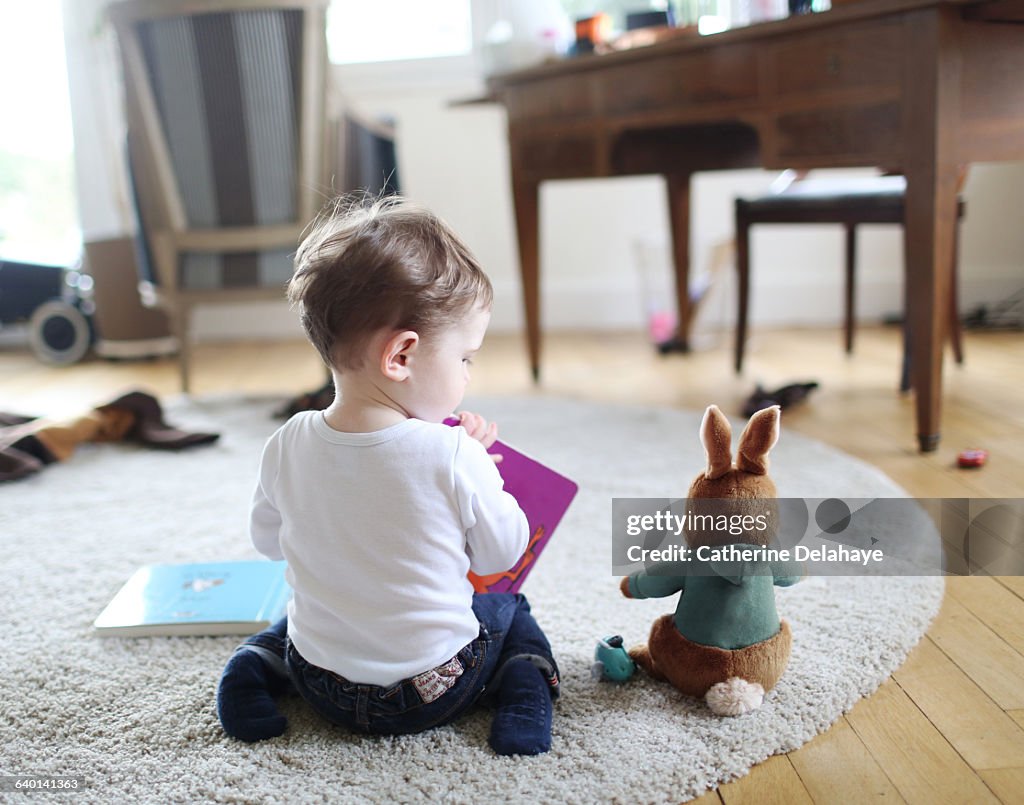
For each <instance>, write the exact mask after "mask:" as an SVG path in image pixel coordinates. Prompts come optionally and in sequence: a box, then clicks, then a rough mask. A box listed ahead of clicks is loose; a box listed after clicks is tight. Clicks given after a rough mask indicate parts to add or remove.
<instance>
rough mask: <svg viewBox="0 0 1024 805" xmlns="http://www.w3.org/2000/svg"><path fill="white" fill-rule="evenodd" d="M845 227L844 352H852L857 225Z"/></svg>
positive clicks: (846, 225) (854, 322)
mask: <svg viewBox="0 0 1024 805" xmlns="http://www.w3.org/2000/svg"><path fill="white" fill-rule="evenodd" d="M844 226H845V227H846V310H845V311H844V316H845V319H846V354H847V355H849V354H850V353H852V352H853V330H854V327H855V325H856V321H855V319H856V315H855V313H854V305H855V304H856V300H855V292H854V273H855V272H856V270H857V225H856V224H844Z"/></svg>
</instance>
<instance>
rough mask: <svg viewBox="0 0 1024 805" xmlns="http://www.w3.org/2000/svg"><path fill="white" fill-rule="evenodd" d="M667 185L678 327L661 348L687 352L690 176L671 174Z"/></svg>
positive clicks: (688, 349) (688, 332)
mask: <svg viewBox="0 0 1024 805" xmlns="http://www.w3.org/2000/svg"><path fill="white" fill-rule="evenodd" d="M665 179H666V180H667V182H668V214H669V224H670V226H671V228H672V260H673V263H674V265H675V270H676V310H677V311H678V316H679V320H678V321H679V324H678V327H677V329H676V337H675V339H674V340H673V341H672V342H671V343H670V344H668V345H664V346H663V349H668V350H671V351H673V352H689V351H690V174H688V173H672V174H668V175H667V176H666V177H665Z"/></svg>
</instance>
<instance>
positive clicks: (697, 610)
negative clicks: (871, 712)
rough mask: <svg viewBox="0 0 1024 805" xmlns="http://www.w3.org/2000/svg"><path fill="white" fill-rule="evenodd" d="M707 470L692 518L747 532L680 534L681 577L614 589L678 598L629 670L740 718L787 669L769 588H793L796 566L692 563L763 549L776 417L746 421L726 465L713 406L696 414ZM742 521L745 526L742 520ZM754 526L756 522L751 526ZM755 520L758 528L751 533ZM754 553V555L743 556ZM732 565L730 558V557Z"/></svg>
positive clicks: (654, 577) (773, 412)
mask: <svg viewBox="0 0 1024 805" xmlns="http://www.w3.org/2000/svg"><path fill="white" fill-rule="evenodd" d="M700 437H701V441H702V442H703V444H704V450H705V452H706V453H707V468H706V469H705V470H704V471H703V472H701V473H700V474H699V475H698V476H697V477H696V478H695V479H694V481H693V483H692V484H691V485H690V491H689V495H688V500H687V506H688V511H689V512H690V513H694V512H696V513H700V512H702V511H703V512H710V511H712V510H715V507H717V511H718V512H722V511H725V510H728V511H729V512H730V513H731V515H732V516H734V517H737V518H739V517H740V516H741V515H742V516H743V517H742V521H743V522H744V523H746V524H750V525H751V526H752V527H749V528H745V529H744V530H743V531H742V533H737V531H738V529H737V530H733V529H725V530H717V531H716V530H709V529H706V528H697V527H694V526H691V527H688V528H687V529H686V541H687V544H688V546H689V547H690V549H691V556H692V557H693V559H691V560H689V561H687V562H685V563H683V566H682V573H683V574H682V575H663V574H648V573H635V574H633V575H631V576H627V577H626V578H624V579H623V580H622V584H621V590H622V593H623V595H625V596H626V597H627V598H656V597H663V596H668V595H673V594H675V593H682V594H681V595H680V597H679V603H678V606H677V607H676V611H675V613H674V614H668V615H663V616H661V617H660V618H658V619H657V620H656V621H655V622H654V624H653V626H652V627H651V633H650V637H649V638H648V642H647V645H645V646H639V647H637V648H634V649H632V650H631V651H630V652H629V653H630V656H631V657H632V658H633V659H634V660H635V661H636V663H637V665H639V666H641V667H642V668H644V669H645V670H646V671H648V673H650V674H651V675H652V676H653V677H655V678H657V679H663V680H666V681H668V682H670V683H671V684H672V685H674V686H675V687H677V688H678V689H679V690H681V691H682V692H683V693H686V694H688V695H690V696H696V697H704V698H705V699H706V701H707V703H708V706H709V707H710V708H711V710H712V711H713V712H715V713H716V714H718V715H742V714H743V713H747V712H749V711H751V710H755V709H757V708H758V707H760V706H761V702H762V700H763V698H764V694H765V691H768V690H771V689H772V688H773V687H774V686H775V683H776V682H778V681H779V678H780V677H781V676H782V672H783V671H784V670H785V669H786V664H787V663H788V662H789V653H790V648H791V646H792V639H793V638H792V634H791V632H790V629H789V624H788V623H786V621H784V620H780V618H779V615H778V613H777V612H776V609H775V591H774V589H773V586H774V585H779V586H787V585H790V584H794V583H796V582H797V581H799V580H800V578H801V577H802V575H803V572H802V566H801V565H799V564H798V563H795V562H783V561H770V560H769V559H767V558H756V559H753V560H747V561H736V560H735V559H732V560H729V561H726V560H721V561H720V560H716V559H708V560H706V561H703V560H701V561H698V560H697V559H696V557H697V556H699V555H701V554H703V555H705V556H707V555H712V554H714V553H715V552H714V551H711V550H708V549H705V550H701V551H698V550H697V549H698V548H700V547H701V546H708V548H709V549H710V548H717V549H719V550H718V551H717V553H718V554H724V553H725V552H726V551H727V550H728V551H732V550H733V549H732V548H731V547H730V546H733V545H734V546H735V548H736V552H738V551H740V550H745V551H746V552H747V555H752V556H759V555H764V554H765V553H766V552H765V551H764V550H760V551H759V550H757V549H758V548H763V547H764V546H767V545H768V544H769V541H770V540H771V538H772V536H773V535H774V533H775V528H776V527H777V523H778V508H777V506H776V501H775V497H776V491H775V484H774V483H772V480H771V478H769V477H768V452H769V451H770V450H771V449H772V447H774V445H775V443H776V441H778V438H779V407H778V406H773V407H771V408H766V409H764V410H762V411H759V412H758V413H756V414H754V415H753V416H752V417H751V418H750V421H749V422H748V423H747V427H746V429H745V430H744V431H743V434H742V435H741V436H740V442H739V448H738V452H737V455H736V462H735V463H733V460H732V444H731V442H732V430H731V427H730V425H729V420H728V419H726V417H725V415H724V414H723V413H722V412H721V411H719V410H718V408H717V407H715V406H713V405H712V406H710V407H709V408H708V409H707V411H706V412H705V414H704V419H703V421H702V422H701V430H700ZM746 515H750V519H747V518H746ZM757 518H760V519H757ZM755 520H757V522H759V523H760V524H761V525H763V526H767V527H763V528H757V527H753V523H754V522H755ZM748 549H754V550H748ZM733 555H734V556H735V553H734V554H733Z"/></svg>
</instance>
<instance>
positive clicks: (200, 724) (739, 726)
mask: <svg viewBox="0 0 1024 805" xmlns="http://www.w3.org/2000/svg"><path fill="white" fill-rule="evenodd" d="M277 402H278V401H276V400H267V399H262V400H243V399H226V398H220V399H206V400H199V401H192V402H189V401H176V402H173V403H171V404H170V405H169V406H168V410H169V419H170V420H171V421H172V422H173V423H175V424H179V425H183V426H190V427H193V428H197V429H198V428H201V429H213V430H217V431H219V432H221V433H222V434H223V435H222V438H221V441H220V442H219V443H218V444H216V445H214V446H212V447H208V448H199V449H196V450H194V451H192V452H185V453H179V454H167V453H159V452H154V451H147V450H144V449H140V448H136V447H133V446H128V445H101V446H91V447H85V448H83V449H81V450H80V451H79V452H78V453H77V454H76V455H75V456H74V457H73V458H72V460H71V461H69V462H68V463H66V464H64V465H59V466H52V467H49V468H47V469H46V470H44V471H43V472H42V473H40V474H39V475H37V476H36V477H34V478H32V479H29V480H26V481H21V482H18V483H15V484H11V485H7V486H3V487H0V523H2V528H0V533H2V549H3V552H4V556H5V559H4V567H5V572H4V574H3V575H4V581H5V586H6V593H5V595H3V596H2V599H0V601H2V603H0V611H2V620H3V622H4V624H5V626H4V651H3V653H2V657H0V702H3V704H2V715H0V758H2V760H0V774H37V775H58V774H60V775H75V776H78V777H80V778H82V779H83V780H84V784H85V786H86V789H85V791H84V792H80V794H79V795H78V797H76V801H79V802H87V801H96V802H161V803H164V802H171V801H174V802H202V801H219V802H289V803H294V802H306V801H330V802H417V801H431V802H435V801H441V802H482V801H487V800H492V799H495V798H496V799H500V800H504V801H513V802H543V803H548V802H565V803H572V802H579V803H592V802H605V801H622V802H645V803H657V802H679V801H682V800H685V799H688V798H690V797H693V796H696V795H698V794H700V793H701V792H703V791H704V790H705V789H707V788H709V787H714V786H715V785H717V784H719V783H722V782H724V781H727V780H730V779H733V778H735V777H737V776H740V775H743V774H745V773H746V772H747V771H748V770H749V769H750V767H751V766H752V765H754V764H756V763H758V762H759V761H761V760H764V759H765V758H767V757H768V756H770V755H772V754H776V753H780V752H786V751H789V750H792V749H795V748H797V747H799V746H800V745H801V744H803V743H805V742H806V741H808V740H809V739H811V738H812V737H813V736H814V735H816V734H818V733H820V732H822V731H824V730H826V729H827V728H828V727H829V725H830V724H832V723H833V722H834V721H835V720H836V719H837V718H838V717H839V715H840V714H842V713H843V712H844V711H846V710H848V709H849V708H850V707H852V706H853V704H854V703H855V702H856V701H857V700H858V699H859V698H860V697H862V696H866V695H868V694H870V693H871V692H872V691H874V690H875V689H876V688H877V687H878V685H879V684H880V683H881V682H882V681H883V680H884V679H885V678H886V677H887V676H888V675H889V674H890V672H892V671H893V670H894V669H895V668H897V667H898V666H899V665H900V663H901V662H902V661H903V659H904V657H905V656H906V654H907V652H908V651H909V650H910V648H911V647H913V646H914V644H915V643H917V641H918V640H919V639H920V637H921V635H922V634H923V633H924V631H925V629H926V628H927V626H928V624H929V622H930V621H931V619H932V617H933V616H934V615H935V613H936V611H937V610H938V606H939V603H940V599H941V596H942V589H943V585H942V580H941V578H873V579H868V578H852V579H851V578H829V579H824V578H811V579H808V580H806V581H805V582H803V583H802V584H799V585H797V586H796V587H793V588H789V589H784V590H783V589H780V590H778V591H777V597H778V601H779V609H780V611H781V613H782V614H783V615H784V616H785V617H786V618H788V619H789V621H790V622H791V624H792V627H793V634H794V647H793V655H792V660H791V663H790V666H789V669H788V670H787V672H786V674H785V676H784V677H783V678H782V681H781V682H780V683H779V685H778V687H777V688H776V689H775V690H774V691H773V692H772V693H771V694H769V695H768V697H767V698H766V700H765V704H764V706H763V707H762V708H761V709H760V710H759V711H757V712H756V713H754V714H752V715H750V716H745V717H742V718H734V719H721V718H716V717H714V716H712V715H711V714H710V712H709V711H708V710H707V708H706V707H705V706H704V705H703V704H702V703H699V702H696V701H694V700H690V699H687V698H685V697H683V696H682V695H680V694H678V693H677V692H676V691H674V690H673V689H672V688H670V687H668V686H667V685H664V684H659V683H655V682H652V681H650V680H649V679H647V678H645V677H643V676H641V675H638V676H637V677H635V678H634V680H633V681H631V682H629V683H627V684H625V685H621V686H616V685H613V684H610V683H598V682H594V681H592V680H591V678H590V665H591V662H592V658H593V651H594V645H595V641H596V640H597V639H598V638H599V637H601V636H603V635H608V634H615V633H621V634H622V635H624V636H625V638H626V642H627V644H631V643H634V642H640V641H642V640H645V639H646V635H647V631H648V629H649V627H650V623H651V621H652V620H653V619H654V618H655V617H656V616H658V615H660V614H661V613H663V612H665V611H670V610H671V609H672V608H673V607H674V600H671V599H669V600H664V601H627V600H625V599H623V598H621V597H620V595H619V592H618V579H616V578H614V577H612V575H611V543H610V522H611V498H612V497H616V496H618V497H630V496H632V497H657V496H670V497H679V496H681V495H684V494H685V490H686V487H687V485H688V483H689V481H690V479H691V478H692V477H693V475H694V474H696V472H697V471H698V470H699V469H700V468H701V467H702V466H703V452H702V449H701V447H700V444H699V441H698V436H697V429H698V424H699V422H700V413H699V412H686V411H671V410H663V409H642V408H620V407H615V406H608V405H598V404H593V403H587V402H576V401H570V400H554V399H548V398H543V397H537V398H525V399H518V400H486V399H485V400H477V401H474V402H473V403H472V405H473V406H474V407H473V410H479V411H480V412H481V413H483V414H484V415H486V416H489V417H491V418H494V419H495V420H497V421H498V422H499V423H500V425H501V429H502V436H503V438H505V439H506V440H508V441H509V442H510V443H512V444H514V445H517V446H519V447H520V448H521V449H523V450H525V451H527V452H530V453H532V454H534V455H536V456H537V457H539V458H542V459H544V460H545V461H546V462H547V463H549V464H550V465H551V466H553V467H555V468H557V469H559V470H561V471H562V472H564V473H565V474H567V475H569V476H571V477H573V478H574V479H575V480H576V481H577V482H578V483H579V485H580V493H579V496H578V497H577V499H576V502H575V503H574V504H573V506H572V508H571V509H570V511H569V513H568V514H567V515H566V517H565V519H564V520H563V522H562V525H561V527H560V528H559V530H558V532H556V534H555V537H554V538H553V539H552V542H551V544H550V545H549V546H548V548H547V551H546V552H545V554H544V555H543V557H542V558H541V560H540V562H539V564H538V566H537V568H536V569H535V570H534V572H533V573H532V575H531V576H530V578H529V579H528V580H527V582H526V584H525V586H524V588H523V592H525V593H526V594H527V595H528V596H529V598H530V600H531V603H532V606H533V610H534V613H535V615H536V616H537V618H538V620H539V621H540V623H541V624H542V626H543V627H544V628H545V630H546V631H547V634H548V635H549V637H550V639H551V642H552V645H553V647H554V650H555V653H556V656H557V657H558V660H559V664H560V665H561V669H562V673H563V683H564V684H563V689H564V695H563V696H562V698H561V700H560V701H559V703H558V705H557V707H556V709H555V724H554V736H553V746H552V750H551V752H550V753H549V754H546V755H543V756H539V757H534V758H525V759H509V758H499V757H496V756H495V755H494V754H493V753H492V752H491V750H490V749H489V748H488V746H487V731H488V725H489V714H488V713H486V711H480V712H477V713H474V714H472V715H470V716H469V717H467V718H466V719H464V720H463V721H461V722H459V723H458V724H456V725H453V726H450V727H447V728H443V729H439V730H436V731H433V732H429V733H426V734H422V735H418V736H411V737H401V738H393V739H379V738H364V737H359V736H355V735H350V734H347V733H346V732H344V731H341V730H339V729H335V728H333V727H331V726H329V725H327V724H325V723H323V722H321V721H320V720H318V719H317V718H316V717H315V716H314V715H313V714H312V713H310V712H309V711H308V710H307V709H306V707H305V705H304V704H303V702H302V701H301V700H300V699H298V698H297V697H294V696H293V697H289V698H286V699H285V700H284V701H283V704H282V709H283V710H284V712H285V713H286V715H287V716H288V718H289V719H290V727H289V730H288V732H287V733H286V734H285V735H284V736H283V737H281V738H279V739H276V740H272V741H268V742H265V743H262V744H259V745H255V746H249V745H245V744H242V743H238V742H236V741H233V740H230V739H228V738H226V737H225V736H224V734H223V733H222V732H221V730H220V726H219V724H218V722H217V718H216V714H215V712H214V691H215V688H216V683H217V678H218V675H219V673H220V669H221V667H222V665H223V663H224V661H225V660H226V659H227V657H228V656H229V654H230V653H231V651H232V649H233V647H234V646H235V644H236V640H235V639H234V638H144V639H111V638H105V639H100V638H97V637H94V636H93V635H92V634H91V633H90V625H91V622H92V620H93V618H94V617H95V616H96V615H97V613H98V612H99V611H100V609H102V607H103V606H104V605H105V604H106V603H107V601H108V600H109V599H110V597H111V596H112V595H113V594H114V592H115V591H116V590H117V589H118V588H119V587H120V585H121V584H122V583H123V582H124V581H125V579H127V577H128V576H129V575H130V574H131V573H132V571H134V570H135V568H136V567H137V566H138V565H141V564H144V563H149V562H188V561H197V562H198V561H215V560H221V559H244V558H253V557H254V556H255V553H254V551H253V550H252V549H251V548H250V547H249V545H248V541H247V537H246V529H245V527H246V517H247V507H248V503H249V496H250V493H251V489H252V484H253V480H254V477H255V471H256V466H257V462H258V459H259V455H260V450H261V448H262V445H263V442H264V440H265V439H266V437H267V436H268V435H269V434H270V433H271V432H272V430H273V429H274V428H275V427H276V425H277V424H278V423H277V422H276V421H275V420H273V419H271V417H270V412H271V410H272V409H273V408H274V407H275V405H276V403H277ZM466 407H470V404H467V406H466ZM734 428H735V431H736V433H738V431H739V427H738V426H737V423H736V422H735V421H734ZM772 461H773V476H774V477H775V480H776V483H777V485H778V487H779V490H780V495H784V496H787V497H815V498H822V497H829V496H833V495H835V496H844V497H874V496H890V497H899V496H903V495H904V494H905V493H904V492H903V491H902V490H901V489H900V488H899V487H897V486H896V485H895V484H894V483H893V482H892V481H891V480H889V479H888V478H887V477H885V476H884V475H882V474H881V473H879V472H878V471H877V470H875V469H873V468H871V467H869V466H867V465H865V464H863V463H861V462H859V461H857V460H855V459H852V458H851V457H849V456H847V455H844V454H842V453H840V452H838V451H836V450H833V449H831V448H829V447H826V446H824V445H822V444H819V443H816V442H813V441H810V440H808V439H806V438H801V437H800V436H798V435H795V434H793V433H789V432H787V431H786V428H785V416H783V431H782V438H781V441H780V442H779V444H778V446H777V448H776V449H775V451H774V452H773V454H772ZM82 793H84V796H82V795H81V794H82ZM0 796H2V795H0Z"/></svg>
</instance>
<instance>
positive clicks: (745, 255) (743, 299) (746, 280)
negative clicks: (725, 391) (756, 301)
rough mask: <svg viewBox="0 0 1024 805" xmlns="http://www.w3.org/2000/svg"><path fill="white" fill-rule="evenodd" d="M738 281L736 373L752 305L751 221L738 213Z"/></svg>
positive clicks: (741, 361)
mask: <svg viewBox="0 0 1024 805" xmlns="http://www.w3.org/2000/svg"><path fill="white" fill-rule="evenodd" d="M736 282H737V285H738V289H739V306H738V308H737V310H736V353H735V367H736V374H739V373H740V372H742V371H743V351H744V349H745V348H746V345H747V313H748V309H749V307H750V222H749V221H747V219H746V218H745V217H744V216H743V215H742V214H740V212H739V210H737V213H736Z"/></svg>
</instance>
